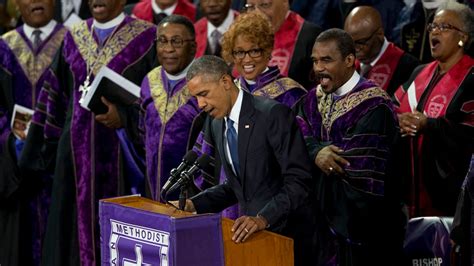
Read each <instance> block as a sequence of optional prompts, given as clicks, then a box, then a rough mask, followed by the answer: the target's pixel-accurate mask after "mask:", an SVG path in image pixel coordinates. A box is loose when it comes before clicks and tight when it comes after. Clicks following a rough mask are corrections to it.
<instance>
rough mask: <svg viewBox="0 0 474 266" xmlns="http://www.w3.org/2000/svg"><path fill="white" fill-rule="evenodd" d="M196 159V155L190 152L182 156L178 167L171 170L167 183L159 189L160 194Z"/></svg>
mask: <svg viewBox="0 0 474 266" xmlns="http://www.w3.org/2000/svg"><path fill="white" fill-rule="evenodd" d="M197 157H198V155H197V153H196V152H194V151H192V150H191V151H188V152H187V153H186V155H184V157H183V160H182V161H181V163H180V164H179V165H178V167H176V168H173V169H172V170H171V172H170V177H169V178H168V181H166V183H165V185H164V186H163V188H162V189H161V194H163V193H166V192H167V191H168V190H169V189H170V187H171V186H172V185H174V183H176V182H177V181H178V180H179V178H180V176H181V173H182V172H183V171H184V170H186V169H187V168H188V167H189V166H191V165H192V164H193V163H194V162H195V161H196V159H197Z"/></svg>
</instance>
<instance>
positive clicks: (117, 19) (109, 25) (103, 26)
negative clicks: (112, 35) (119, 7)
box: [92, 12, 125, 30]
mask: <svg viewBox="0 0 474 266" xmlns="http://www.w3.org/2000/svg"><path fill="white" fill-rule="evenodd" d="M124 19H125V14H123V12H122V13H120V15H118V16H116V17H115V18H114V19H111V20H109V21H107V22H105V23H100V22H98V21H97V20H95V19H94V22H93V23H92V26H93V27H95V28H98V29H102V30H106V29H110V28H115V27H117V26H118V25H119V24H120V23H122V21H123V20H124Z"/></svg>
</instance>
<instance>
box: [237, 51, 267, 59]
mask: <svg viewBox="0 0 474 266" xmlns="http://www.w3.org/2000/svg"><path fill="white" fill-rule="evenodd" d="M262 52H263V49H250V50H248V51H232V56H233V57H234V58H235V59H244V58H245V55H247V54H248V55H249V56H250V57H251V58H257V57H260V56H262Z"/></svg>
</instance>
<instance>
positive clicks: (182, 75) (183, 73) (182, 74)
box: [163, 60, 194, 80]
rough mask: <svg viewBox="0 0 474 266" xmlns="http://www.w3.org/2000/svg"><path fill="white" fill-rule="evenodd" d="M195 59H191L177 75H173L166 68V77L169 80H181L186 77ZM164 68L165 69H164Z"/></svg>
mask: <svg viewBox="0 0 474 266" xmlns="http://www.w3.org/2000/svg"><path fill="white" fill-rule="evenodd" d="M193 62H194V60H193V61H191V62H190V63H189V64H188V66H187V67H186V68H185V69H184V70H183V71H181V72H179V73H178V74H176V75H173V74H170V73H168V72H166V70H165V74H166V77H167V78H168V79H169V80H180V79H183V78H185V77H186V73H188V70H189V68H190V67H191V65H192V64H193ZM163 70H164V69H163Z"/></svg>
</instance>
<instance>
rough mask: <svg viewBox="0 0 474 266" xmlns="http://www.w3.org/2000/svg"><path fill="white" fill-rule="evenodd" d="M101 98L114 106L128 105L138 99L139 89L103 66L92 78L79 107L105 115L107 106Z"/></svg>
mask: <svg viewBox="0 0 474 266" xmlns="http://www.w3.org/2000/svg"><path fill="white" fill-rule="evenodd" d="M102 96H103V97H105V98H106V99H107V100H109V101H110V102H112V103H115V104H121V105H130V104H132V103H134V102H135V101H136V100H137V99H138V98H139V97H140V87H139V86H137V85H135V84H134V83H133V82H131V81H130V80H128V79H126V78H124V77H123V76H121V75H120V74H118V73H117V72H115V71H113V70H112V69H110V68H108V67H107V66H104V67H102V68H101V69H100V70H99V73H98V74H97V76H96V77H95V78H94V81H93V82H92V84H91V86H90V89H89V90H88V92H87V94H86V95H85V97H84V99H83V100H82V102H81V107H83V108H85V109H87V110H89V111H92V112H94V113H95V114H104V113H107V111H108V109H107V106H106V105H105V104H104V103H102V101H101V99H100V98H101V97H102Z"/></svg>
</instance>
